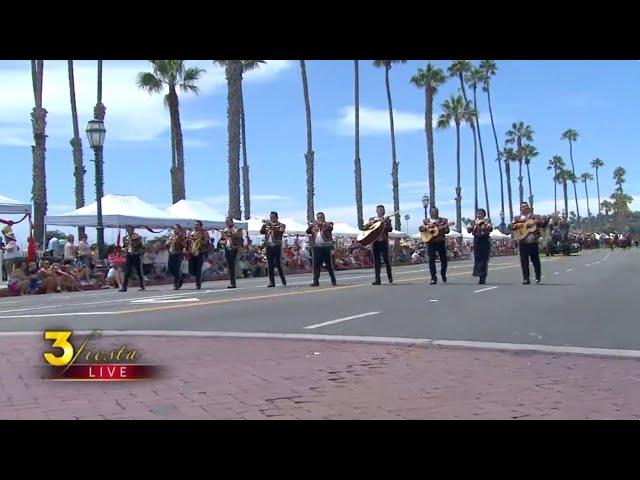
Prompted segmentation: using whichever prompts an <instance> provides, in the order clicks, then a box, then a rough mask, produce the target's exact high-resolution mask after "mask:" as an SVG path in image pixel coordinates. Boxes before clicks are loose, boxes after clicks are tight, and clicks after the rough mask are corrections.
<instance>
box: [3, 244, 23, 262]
mask: <svg viewBox="0 0 640 480" xmlns="http://www.w3.org/2000/svg"><path fill="white" fill-rule="evenodd" d="M5 248H6V251H5V252H4V259H5V260H10V259H12V258H22V251H21V250H20V247H18V244H17V243H16V241H15V240H11V241H9V243H7V245H6V246H5ZM9 250H13V251H11V252H10V251H9Z"/></svg>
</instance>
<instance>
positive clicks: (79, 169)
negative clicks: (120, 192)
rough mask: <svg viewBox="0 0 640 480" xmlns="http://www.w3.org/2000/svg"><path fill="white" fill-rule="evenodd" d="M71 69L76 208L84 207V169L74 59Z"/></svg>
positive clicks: (80, 228) (70, 93) (70, 86)
mask: <svg viewBox="0 0 640 480" xmlns="http://www.w3.org/2000/svg"><path fill="white" fill-rule="evenodd" d="M67 66H68V70H69V97H70V100H71V123H72V125H73V138H72V139H71V140H70V141H69V143H70V144H71V151H72V154H73V176H74V178H75V195H76V208H80V207H84V174H85V173H87V171H86V170H85V169H84V164H83V162H82V140H81V139H80V128H79V126H78V109H77V107H76V84H75V79H74V75H73V60H68V65H67ZM83 234H84V227H78V238H80V237H81V236H82V235H83Z"/></svg>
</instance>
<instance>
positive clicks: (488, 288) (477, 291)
mask: <svg viewBox="0 0 640 480" xmlns="http://www.w3.org/2000/svg"><path fill="white" fill-rule="evenodd" d="M494 288H498V287H487V288H483V289H481V290H474V292H473V293H480V292H486V291H487V290H493V289H494Z"/></svg>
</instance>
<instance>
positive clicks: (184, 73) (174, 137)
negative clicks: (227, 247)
mask: <svg viewBox="0 0 640 480" xmlns="http://www.w3.org/2000/svg"><path fill="white" fill-rule="evenodd" d="M149 62H150V63H151V65H152V66H153V72H140V73H139V74H138V78H137V80H136V83H137V85H138V87H139V88H141V89H143V90H146V91H147V92H149V94H153V93H160V92H162V91H163V90H164V88H165V86H166V88H167V91H168V92H167V94H166V95H165V97H164V103H165V105H166V106H167V107H168V108H169V117H170V119H171V156H172V162H171V170H170V175H171V198H172V202H173V203H176V202H178V201H179V200H183V199H184V198H186V187H185V179H184V175H185V167H184V143H183V140H182V124H181V122H180V101H179V99H178V92H177V91H178V90H180V91H181V92H184V93H195V94H196V95H197V94H198V92H199V89H198V87H197V85H196V83H197V82H198V80H200V77H201V75H202V74H203V73H204V72H205V71H204V70H202V69H200V68H196V67H189V68H187V67H186V66H185V64H184V60H149ZM234 218H236V217H234Z"/></svg>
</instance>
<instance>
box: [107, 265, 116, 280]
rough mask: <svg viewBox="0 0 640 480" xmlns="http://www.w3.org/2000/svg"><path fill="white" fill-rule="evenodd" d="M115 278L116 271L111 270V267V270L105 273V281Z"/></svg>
mask: <svg viewBox="0 0 640 480" xmlns="http://www.w3.org/2000/svg"><path fill="white" fill-rule="evenodd" d="M115 276H116V269H115V268H113V267H111V268H110V269H109V271H108V272H107V279H109V278H115Z"/></svg>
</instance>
